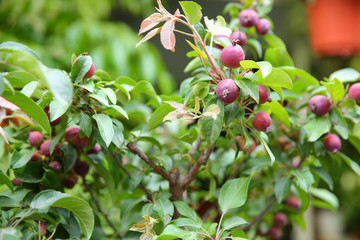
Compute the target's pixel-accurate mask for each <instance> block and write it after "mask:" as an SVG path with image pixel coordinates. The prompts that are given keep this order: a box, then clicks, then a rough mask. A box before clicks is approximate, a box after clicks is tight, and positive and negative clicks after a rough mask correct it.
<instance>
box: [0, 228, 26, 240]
mask: <svg viewBox="0 0 360 240" xmlns="http://www.w3.org/2000/svg"><path fill="white" fill-rule="evenodd" d="M0 237H1V239H4V240H19V239H22V238H21V237H22V234H21V232H19V231H17V230H16V229H15V228H2V229H0Z"/></svg>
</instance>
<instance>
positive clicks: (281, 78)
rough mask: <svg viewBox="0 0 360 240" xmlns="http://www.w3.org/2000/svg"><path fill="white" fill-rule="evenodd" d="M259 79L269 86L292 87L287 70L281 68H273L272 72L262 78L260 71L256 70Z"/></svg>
mask: <svg viewBox="0 0 360 240" xmlns="http://www.w3.org/2000/svg"><path fill="white" fill-rule="evenodd" d="M255 75H256V76H257V77H258V79H259V83H261V84H262V85H265V86H269V87H284V88H292V87H293V84H292V80H291V78H290V77H289V75H287V73H286V72H284V71H283V70H281V69H279V68H272V70H271V73H270V74H269V75H267V76H266V77H265V78H262V76H261V75H260V73H258V72H256V74H255Z"/></svg>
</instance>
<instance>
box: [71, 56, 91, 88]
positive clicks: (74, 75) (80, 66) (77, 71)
mask: <svg viewBox="0 0 360 240" xmlns="http://www.w3.org/2000/svg"><path fill="white" fill-rule="evenodd" d="M92 63H93V61H92V58H91V57H90V56H88V55H81V56H79V57H78V58H77V60H76V62H75V63H73V66H72V68H71V80H72V81H73V82H74V83H76V84H77V83H79V82H81V81H82V80H83V78H84V77H85V74H86V73H87V72H88V71H89V70H90V68H91V65H92Z"/></svg>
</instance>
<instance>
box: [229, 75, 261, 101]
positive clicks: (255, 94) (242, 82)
mask: <svg viewBox="0 0 360 240" xmlns="http://www.w3.org/2000/svg"><path fill="white" fill-rule="evenodd" d="M235 83H236V85H238V87H239V88H240V89H241V90H243V91H244V92H245V93H247V94H249V96H250V97H251V98H252V99H254V100H255V102H256V103H258V102H259V89H258V88H257V86H256V83H254V82H253V81H251V80H250V79H247V78H244V77H241V76H240V77H235Z"/></svg>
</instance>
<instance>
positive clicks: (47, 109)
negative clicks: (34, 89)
mask: <svg viewBox="0 0 360 240" xmlns="http://www.w3.org/2000/svg"><path fill="white" fill-rule="evenodd" d="M49 110H50V108H49V106H47V107H45V108H44V112H45V113H46V116H47V117H48V119H49V121H50V112H49ZM60 122H61V118H57V119H55V120H54V121H52V122H50V125H51V126H52V127H54V126H56V125H58V124H59V123H60Z"/></svg>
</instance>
